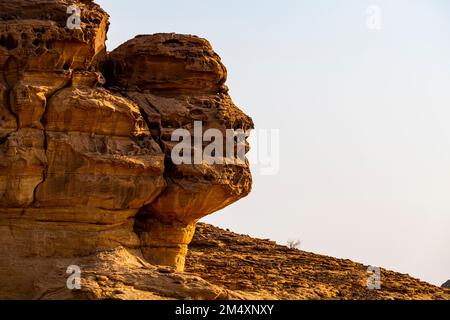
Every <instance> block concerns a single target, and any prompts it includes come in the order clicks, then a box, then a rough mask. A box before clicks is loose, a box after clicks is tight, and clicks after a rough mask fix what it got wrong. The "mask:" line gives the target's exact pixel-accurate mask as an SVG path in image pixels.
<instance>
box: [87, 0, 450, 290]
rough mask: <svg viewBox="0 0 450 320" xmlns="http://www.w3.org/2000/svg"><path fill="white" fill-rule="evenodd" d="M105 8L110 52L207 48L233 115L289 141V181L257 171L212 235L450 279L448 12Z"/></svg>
mask: <svg viewBox="0 0 450 320" xmlns="http://www.w3.org/2000/svg"><path fill="white" fill-rule="evenodd" d="M96 2H97V3H99V4H101V5H102V6H103V7H104V8H105V9H106V10H107V11H108V12H109V13H110V15H111V23H112V24H111V28H110V31H109V41H108V49H109V50H112V49H114V48H115V47H117V46H118V45H119V44H121V43H122V42H124V41H126V40H127V39H130V38H132V37H134V36H135V35H137V34H151V33H157V32H177V33H186V34H196V35H199V36H201V37H205V38H207V39H208V40H209V41H210V42H211V43H212V45H213V47H214V48H215V50H216V51H217V52H218V53H219V54H220V56H221V57H222V59H223V62H224V64H225V65H226V66H227V68H228V71H229V80H228V85H229V87H230V88H231V91H230V93H231V95H232V97H233V99H234V101H235V103H236V104H237V105H238V106H240V107H241V109H242V110H244V111H245V112H246V113H248V114H249V115H251V116H252V117H253V119H254V121H255V123H256V126H257V128H259V129H279V130H280V171H279V173H278V174H277V175H274V176H263V175H261V174H260V173H259V170H254V171H255V172H254V188H253V192H252V194H251V195H250V196H249V197H247V198H246V199H243V200H241V201H239V202H238V203H236V204H234V205H232V206H230V207H228V208H226V209H224V210H222V211H221V212H218V213H216V214H214V215H212V216H210V217H208V218H206V219H205V220H204V221H206V222H210V223H213V224H216V225H218V226H221V227H226V228H230V229H232V230H233V231H236V232H240V233H246V234H250V235H252V236H257V237H262V238H271V239H273V240H276V241H278V242H280V243H286V241H287V240H288V239H301V240H303V242H302V249H304V250H307V251H312V252H316V253H322V254H326V255H330V256H335V257H340V258H348V259H352V260H354V261H358V262H362V263H365V264H368V265H369V264H370V265H373V266H381V267H386V268H389V269H393V270H395V271H399V272H401V273H408V274H410V275H412V276H415V277H418V278H420V279H423V280H425V281H428V282H431V283H433V284H437V285H441V284H442V283H444V282H445V281H446V280H448V279H450V2H449V1H448V0H395V1H392V0H371V1H366V0H307V1H299V0H292V1H288V0H280V1H273V0H269V1H267V0H258V1H256V0H248V1H242V0H228V1H210V0H191V1H185V0H165V1H149V0H132V1H123V0H97V1H96ZM369 5H377V6H379V8H380V9H381V29H380V30H370V29H369V28H368V27H367V25H366V22H367V19H368V14H367V12H366V10H367V8H368V6H369Z"/></svg>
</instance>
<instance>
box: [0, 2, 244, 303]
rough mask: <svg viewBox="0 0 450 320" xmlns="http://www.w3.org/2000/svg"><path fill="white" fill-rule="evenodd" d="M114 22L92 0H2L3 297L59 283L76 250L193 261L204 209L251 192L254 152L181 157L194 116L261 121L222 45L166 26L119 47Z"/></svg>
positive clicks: (209, 120) (218, 125)
mask: <svg viewBox="0 0 450 320" xmlns="http://www.w3.org/2000/svg"><path fill="white" fill-rule="evenodd" d="M73 4H75V5H77V6H78V7H79V8H80V9H81V25H80V26H81V29H80V30H78V29H73V30H71V29H69V28H68V27H67V25H66V23H67V19H68V17H69V15H70V13H69V14H68V13H67V12H68V11H67V9H68V6H69V5H73ZM108 26H109V22H108V15H107V13H106V12H104V11H103V10H102V9H101V8H100V7H99V6H98V5H97V4H95V3H93V2H92V1H88V0H84V1H82V0H80V1H68V0H18V1H6V0H0V255H1V256H2V257H4V258H3V259H1V260H0V288H1V289H0V297H1V298H14V297H21V298H31V297H33V298H36V297H40V296H43V297H47V296H48V292H47V293H46V292H45V288H43V286H44V287H45V285H43V284H42V281H40V280H38V279H44V278H45V277H46V276H47V275H49V274H52V275H53V274H55V272H56V273H58V272H60V271H61V270H62V269H61V268H63V264H64V263H66V262H70V261H71V259H72V260H74V261H75V260H76V261H75V262H76V263H78V264H81V265H79V266H80V268H81V269H83V267H86V268H90V270H91V272H92V273H93V274H96V273H97V274H98V275H100V274H104V273H105V272H106V269H108V268H111V270H112V269H114V266H110V267H108V268H107V267H106V263H102V262H101V261H103V260H105V259H106V260H108V261H109V262H110V263H112V264H114V263H122V262H123V261H120V260H121V259H122V258H123V259H125V258H124V257H125V256H126V257H127V258H126V259H128V260H130V261H131V260H133V259H135V260H136V261H144V259H145V260H146V261H147V262H150V263H153V264H155V265H167V266H171V267H174V268H175V269H177V270H180V271H181V270H183V268H184V261H185V256H186V253H187V245H188V244H189V242H190V241H191V239H192V236H193V234H194V231H195V224H196V222H197V221H198V219H200V218H201V217H203V216H205V215H207V214H210V213H213V212H215V211H217V210H219V209H221V208H223V207H225V206H227V205H229V204H231V203H233V202H235V201H237V200H239V199H240V198H242V197H244V196H246V195H247V194H248V193H249V192H250V189H251V175H250V171H249V166H248V163H246V162H243V163H226V164H225V163H223V164H214V165H208V164H205V163H203V162H201V163H200V164H180V165H176V164H174V163H173V161H172V159H171V150H172V149H173V147H174V144H175V142H172V141H171V140H172V139H171V135H172V133H173V131H174V130H176V129H186V130H188V131H189V132H191V133H192V134H193V133H194V132H193V127H194V122H195V121H202V125H203V130H207V129H209V128H214V129H217V130H219V131H221V132H223V133H224V134H225V132H226V130H227V129H242V130H248V129H251V128H253V123H252V120H251V119H250V118H249V117H248V116H246V115H245V114H244V113H243V112H242V111H240V110H239V109H238V108H237V107H236V106H235V105H234V103H233V102H232V100H231V98H230V97H229V96H228V94H227V88H226V86H225V81H226V69H225V67H224V66H223V64H222V63H221V61H220V58H219V56H218V55H217V54H216V53H215V52H214V51H213V49H212V48H211V45H210V44H209V43H208V42H207V41H206V40H204V39H200V38H198V37H195V36H188V35H175V34H157V35H149V36H138V37H136V38H135V39H132V40H130V41H128V42H126V43H125V44H123V45H122V46H120V47H119V48H117V49H116V50H114V51H113V52H111V53H110V54H108V53H107V52H106V46H105V41H106V34H107V30H108ZM206 144H207V143H204V144H203V145H202V147H203V146H204V145H206ZM192 148H194V146H193V147H192ZM102 252H104V254H103V253H102ZM111 252H112V253H111ZM121 255H122V258H120V256H121ZM101 257H102V258H101ZM105 257H106V258H105ZM96 259H97V260H98V261H97V260H96ZM102 259H103V260H102ZM63 261H64V263H63ZM133 263H134V262H133ZM83 264H86V266H83ZM17 266H21V267H20V268H18V267H17ZM66 267H67V266H66ZM93 268H94V269H95V268H98V269H99V270H94V269H93ZM117 268H119V269H120V268H121V267H120V266H117ZM104 269H105V270H104ZM55 270H59V271H55ZM108 270H109V269H108ZM130 272H132V271H130ZM136 272H137V273H139V272H140V271H136ZM63 278H64V279H65V278H66V277H63ZM38 282H39V285H37V283H38ZM214 290H216V289H212V291H214ZM42 291H43V292H42ZM219 291H220V290H219ZM214 292H215V291H214ZM214 294H216V295H217V296H223V295H225V296H226V294H224V293H220V292H219V293H217V292H216V293H213V294H212V295H213V296H214ZM94 297H95V298H102V297H104V296H103V295H101V294H99V295H97V296H96V295H94Z"/></svg>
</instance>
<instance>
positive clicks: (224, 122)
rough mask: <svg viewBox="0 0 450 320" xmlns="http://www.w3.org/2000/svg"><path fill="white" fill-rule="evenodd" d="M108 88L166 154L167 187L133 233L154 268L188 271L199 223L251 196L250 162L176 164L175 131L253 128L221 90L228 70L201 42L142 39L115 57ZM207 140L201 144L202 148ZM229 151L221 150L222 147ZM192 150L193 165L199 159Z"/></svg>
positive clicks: (119, 50) (184, 38)
mask: <svg viewBox="0 0 450 320" xmlns="http://www.w3.org/2000/svg"><path fill="white" fill-rule="evenodd" d="M107 66H108V67H107V70H106V72H105V74H107V75H108V76H107V82H108V83H109V85H110V86H111V87H112V88H111V89H112V90H115V91H118V92H121V93H122V94H123V95H124V96H126V97H128V98H129V99H130V100H132V101H134V102H135V103H136V104H137V105H138V106H139V108H140V110H141V112H142V114H143V116H144V118H145V119H146V120H147V123H148V126H149V128H150V131H151V133H152V136H153V138H154V139H155V140H156V141H157V142H158V143H159V145H160V146H161V149H162V150H163V151H164V153H165V156H166V168H165V171H164V177H165V179H166V181H167V188H166V189H165V190H164V192H163V193H162V194H161V195H160V196H158V197H157V198H156V200H155V201H153V202H151V203H149V204H148V205H147V206H145V207H144V208H142V209H141V210H140V212H139V214H138V219H137V224H136V230H137V232H138V234H139V235H140V238H141V242H142V251H143V254H144V256H145V257H146V259H147V260H148V261H151V262H152V263H155V264H167V265H176V266H177V267H178V269H179V270H182V269H183V266H184V257H185V255H186V252H187V245H188V244H189V242H190V240H191V238H192V236H193V233H194V229H195V223H196V222H197V221H198V219H200V218H202V217H204V216H205V215H208V214H210V213H213V212H215V211H217V210H220V209H222V208H224V207H226V206H227V205H229V204H231V203H233V202H235V201H237V200H239V199H240V198H242V197H244V196H246V195H247V194H248V193H249V192H250V189H251V175H250V171H249V165H248V163H247V162H243V163H230V164H227V163H226V162H225V155H224V157H223V164H220V163H215V164H207V163H205V162H204V161H202V162H199V163H195V162H194V161H192V162H191V163H184V164H178V165H175V164H174V163H173V161H171V156H172V150H173V148H174V145H176V144H177V143H178V142H174V141H172V139H171V137H172V136H173V135H172V134H173V132H174V131H175V130H177V129H185V130H187V131H188V132H189V133H190V135H191V136H194V135H195V128H194V124H195V122H196V121H197V122H199V123H201V124H202V127H203V131H202V134H203V132H205V131H206V130H208V129H211V128H214V129H217V130H219V131H220V132H221V133H222V135H223V137H225V136H226V130H227V129H234V130H239V129H242V130H244V131H246V130H249V129H252V128H253V122H252V120H251V119H250V118H249V117H248V116H246V115H245V114H244V113H243V112H242V111H241V110H239V109H238V108H237V107H236V106H235V105H234V103H233V101H232V100H231V98H230V97H229V95H228V94H227V89H226V87H225V86H224V83H225V80H226V68H225V67H224V66H223V64H222V63H221V60H220V58H219V56H218V55H217V54H216V53H214V51H213V50H212V48H211V45H210V44H209V43H208V42H207V41H206V40H204V39H200V38H197V37H192V36H186V35H177V34H156V35H152V36H138V37H136V38H134V39H132V40H130V41H128V42H126V43H125V44H123V45H122V46H120V47H119V48H117V49H116V50H114V51H113V52H112V53H111V54H110V59H109V61H108V63H107ZM207 144H208V142H202V147H203V148H205V147H206V146H207ZM225 147H226V145H224V148H225ZM194 153H195V150H194V146H193V147H192V148H191V159H192V160H194Z"/></svg>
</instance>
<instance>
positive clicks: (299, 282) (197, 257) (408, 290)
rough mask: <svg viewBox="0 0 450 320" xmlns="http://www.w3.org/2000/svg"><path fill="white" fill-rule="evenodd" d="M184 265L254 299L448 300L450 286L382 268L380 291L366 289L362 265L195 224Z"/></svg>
mask: <svg viewBox="0 0 450 320" xmlns="http://www.w3.org/2000/svg"><path fill="white" fill-rule="evenodd" d="M186 264H187V265H186V269H187V271H189V272H192V273H194V274H196V275H199V276H201V277H202V278H203V279H205V280H207V281H208V282H210V283H212V284H215V285H217V286H220V287H223V288H226V289H229V290H231V291H233V292H235V293H240V294H242V295H244V296H246V297H248V296H250V297H253V298H256V299H450V289H443V288H438V287H435V286H433V285H430V284H428V283H425V282H422V281H420V280H417V279H414V278H412V277H410V276H408V275H405V274H400V273H397V272H393V271H389V270H384V269H382V270H381V284H382V286H381V290H368V289H367V280H368V276H369V274H368V273H367V268H368V266H364V265H362V264H359V263H356V262H352V261H350V260H342V259H336V258H332V257H326V256H322V255H318V254H314V253H309V252H304V251H300V250H296V249H289V248H287V247H285V246H280V245H277V244H276V243H274V242H271V241H267V240H259V239H254V238H251V237H249V236H244V235H239V234H235V233H233V232H230V231H225V230H221V229H219V228H216V227H213V226H211V225H206V224H199V225H198V227H197V231H196V234H195V236H194V240H193V241H192V243H191V246H190V252H189V254H188V257H187V261H186Z"/></svg>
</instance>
